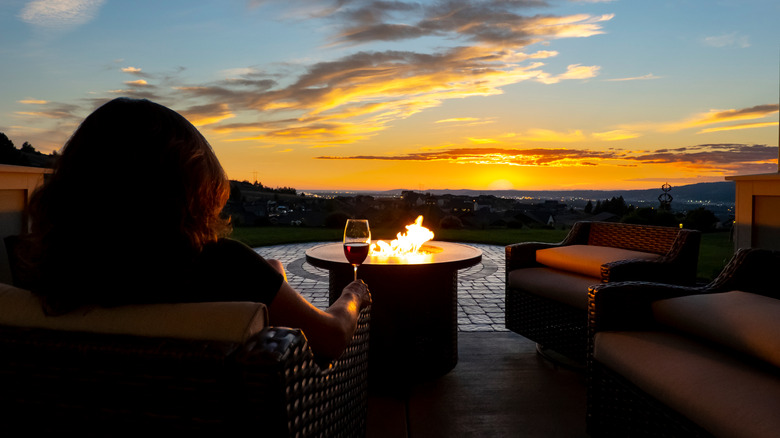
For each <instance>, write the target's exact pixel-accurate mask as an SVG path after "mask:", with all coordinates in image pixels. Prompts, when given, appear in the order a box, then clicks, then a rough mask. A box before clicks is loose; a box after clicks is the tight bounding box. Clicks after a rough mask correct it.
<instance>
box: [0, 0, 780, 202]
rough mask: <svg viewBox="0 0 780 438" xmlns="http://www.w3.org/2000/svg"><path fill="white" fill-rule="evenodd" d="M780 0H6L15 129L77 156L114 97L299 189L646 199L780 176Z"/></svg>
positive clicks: (239, 164)
mask: <svg viewBox="0 0 780 438" xmlns="http://www.w3.org/2000/svg"><path fill="white" fill-rule="evenodd" d="M779 16H780V4H778V2H775V1H767V0H744V1H736V2H715V3H713V2H710V1H707V0H694V1H691V2H677V1H660V2H638V1H630V0H559V1H556V0H553V1H549V2H540V1H536V0H520V1H513V2H507V1H500V0H477V1H466V0H454V1H440V0H431V1H422V2H418V1H406V0H402V1H397V2H376V1H368V0H351V1H336V0H305V1H300V2H285V1H277V0H265V1H257V0H236V1H231V2H202V1H192V2H185V3H176V4H173V3H169V2H156V1H151V0H139V1H137V2H122V1H119V0H61V1H58V2H46V1H41V0H34V1H22V0H20V1H14V2H5V3H3V4H2V5H0V37H2V41H3V49H2V50H0V63H2V65H3V66H4V67H3V69H2V71H0V79H1V80H2V82H3V84H4V85H3V87H0V97H1V98H0V132H3V133H5V134H6V135H7V136H8V137H9V138H10V139H11V140H12V141H14V143H15V144H16V146H17V147H19V146H21V144H22V143H23V142H29V143H31V144H32V145H33V146H34V147H35V148H36V149H38V150H39V151H42V152H46V153H48V152H51V151H54V150H58V149H59V148H61V147H62V145H63V144H64V143H65V141H66V140H67V139H68V137H69V136H70V135H71V134H72V132H73V130H74V129H75V128H76V127H77V126H78V124H79V123H80V121H81V120H83V118H84V117H85V116H86V115H88V114H89V113H90V112H91V111H92V110H94V109H95V108H96V107H97V106H99V105H100V104H102V103H104V102H106V101H107V100H110V99H112V98H115V97H118V96H130V97H138V98H148V99H150V100H153V101H156V102H159V103H161V104H163V105H166V106H169V107H171V108H173V109H175V110H177V111H179V112H180V113H181V114H183V115H184V116H185V117H187V118H188V119H189V120H190V121H191V122H192V123H193V124H194V125H195V126H197V127H198V129H199V130H201V132H202V133H203V134H204V136H205V137H206V138H207V139H208V140H209V142H210V143H211V145H212V146H213V148H214V150H215V152H216V153H217V156H218V157H219V159H220V161H221V162H222V164H223V166H224V167H225V170H226V171H227V172H228V176H229V177H230V178H231V179H236V180H253V179H254V178H257V180H258V181H259V182H261V183H262V184H264V185H266V186H270V187H282V186H283V187H294V188H296V189H298V190H299V191H305V190H389V189H412V190H425V189H475V190H508V189H516V190H523V189H528V190H544V189H575V188H579V189H634V188H650V187H660V185H661V184H663V183H667V182H668V183H670V184H674V185H681V184H689V183H696V182H709V181H723V180H724V178H725V177H726V176H729V175H737V174H743V175H744V174H756V173H768V172H776V171H777V169H778V116H779V115H780V113H779V112H778V94H779V91H780V90H778V85H779V81H780V72H779V71H778V62H779V59H778V57H780V53H778V46H777V42H778V41H780V29H778V27H777V25H776V23H775V22H776V19H777V17H779Z"/></svg>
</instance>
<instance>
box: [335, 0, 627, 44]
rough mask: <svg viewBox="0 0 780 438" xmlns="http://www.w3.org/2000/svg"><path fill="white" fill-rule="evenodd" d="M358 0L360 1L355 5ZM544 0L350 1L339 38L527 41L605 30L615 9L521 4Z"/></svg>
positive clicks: (340, 11) (339, 14) (341, 15)
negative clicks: (576, 10)
mask: <svg viewBox="0 0 780 438" xmlns="http://www.w3.org/2000/svg"><path fill="white" fill-rule="evenodd" d="M355 3H356V5H355ZM544 6H547V3H546V2H544V1H536V0H525V1H505V0H483V1H467V0H450V1H435V2H431V3H430V4H423V3H417V2H402V1H396V2H354V3H351V2H349V3H348V2H345V4H344V5H343V6H341V7H338V8H337V9H336V12H334V13H333V14H332V18H333V19H335V20H337V22H338V23H339V24H340V25H341V26H342V30H341V32H340V33H339V34H338V35H337V36H336V37H335V41H334V42H335V43H366V42H374V41H400V40H409V39H417V38H421V37H446V38H459V39H463V40H466V41H471V42H477V43H481V44H489V45H499V46H526V45H528V44H532V43H537V42H540V41H543V40H546V39H553V38H570V37H587V36H592V35H597V34H600V33H603V30H602V27H601V24H600V23H602V22H604V21H608V20H610V19H612V17H613V16H612V15H601V16H591V15H587V14H578V15H570V16H565V17H558V16H552V15H537V16H524V15H521V14H520V13H519V11H520V10H522V9H523V8H527V7H544Z"/></svg>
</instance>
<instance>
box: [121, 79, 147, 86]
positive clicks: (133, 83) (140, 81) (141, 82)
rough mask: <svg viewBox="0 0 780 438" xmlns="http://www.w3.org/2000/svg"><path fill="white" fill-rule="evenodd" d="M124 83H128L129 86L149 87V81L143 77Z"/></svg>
mask: <svg viewBox="0 0 780 438" xmlns="http://www.w3.org/2000/svg"><path fill="white" fill-rule="evenodd" d="M125 85H130V86H131V87H150V86H151V85H150V84H149V82H147V81H146V80H145V79H138V80H135V81H125Z"/></svg>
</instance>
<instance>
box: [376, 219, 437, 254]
mask: <svg viewBox="0 0 780 438" xmlns="http://www.w3.org/2000/svg"><path fill="white" fill-rule="evenodd" d="M422 221H423V217H422V216H417V219H416V220H415V221H414V223H413V224H411V225H407V226H406V234H402V233H398V234H397V235H396V237H397V238H396V239H395V240H393V241H391V242H390V243H387V242H385V241H383V240H378V241H376V242H374V243H373V244H371V256H373V257H408V256H413V255H419V254H425V252H424V251H421V248H422V246H423V244H424V243H425V242H427V241H429V240H431V239H433V232H432V231H431V230H429V229H427V228H425V227H424V226H422Z"/></svg>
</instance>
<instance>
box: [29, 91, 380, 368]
mask: <svg viewBox="0 0 780 438" xmlns="http://www.w3.org/2000/svg"><path fill="white" fill-rule="evenodd" d="M229 192H230V186H229V181H228V179H227V176H226V174H225V172H224V170H223V169H222V166H221V165H220V163H219V161H218V160H217V157H216V155H215V154H214V151H213V150H212V148H211V146H210V145H209V143H208V142H207V141H206V139H205V138H204V137H203V136H202V135H201V133H200V132H199V131H198V130H197V129H196V128H195V127H194V126H193V125H192V124H191V123H189V122H188V121H187V120H186V119H185V118H184V117H182V116H181V115H180V114H178V113H176V112H175V111H173V110H171V109H169V108H166V107H164V106H162V105H159V104H156V103H153V102H150V101H148V100H142V99H140V100H139V99H129V98H118V99H114V100H112V101H110V102H108V103H106V104H104V105H103V106H101V107H100V108H98V109H97V110H95V111H94V112H93V113H92V114H90V115H89V116H88V117H87V118H86V119H85V120H84V121H83V122H82V123H81V125H80V126H79V127H78V129H77V130H76V131H75V132H74V134H73V136H72V137H71V138H70V139H69V140H68V141H67V143H66V144H65V147H64V148H63V150H62V154H61V156H60V158H59V160H58V162H57V164H56V165H55V169H54V172H53V174H52V175H51V177H50V178H49V179H48V180H47V181H46V182H45V183H44V185H43V186H42V187H41V188H40V189H39V190H38V191H36V192H35V193H34V195H33V196H32V198H31V200H30V209H29V215H30V216H29V217H30V223H31V230H30V233H29V234H27V235H26V236H24V237H23V239H22V240H21V242H20V244H19V246H20V247H19V250H20V251H19V258H20V260H19V264H20V276H21V278H20V281H19V282H20V285H21V286H23V287H26V288H29V289H30V290H31V291H32V292H34V293H35V294H37V295H38V296H40V297H41V298H42V299H43V302H44V308H45V311H46V312H47V313H48V314H52V315H56V314H62V313H67V312H71V311H74V310H75V309H77V308H79V307H81V306H86V305H100V306H119V305H124V304H140V303H171V302H207V301H255V302H262V303H265V304H267V305H268V312H269V317H270V322H271V324H273V325H282V326H289V327H298V328H301V329H302V330H303V331H304V333H305V334H306V336H307V338H308V340H309V343H310V345H311V347H312V350H313V351H314V352H315V354H317V355H319V356H324V357H328V358H336V357H338V356H339V355H340V354H341V352H343V350H344V349H345V348H346V346H347V344H348V343H349V340H350V339H351V338H352V334H353V333H354V331H355V328H356V326H357V319H358V313H359V311H360V309H361V308H362V307H364V306H365V305H367V304H368V303H370V300H371V297H370V294H369V292H368V288H367V287H366V285H365V284H363V283H362V282H360V281H357V282H353V283H351V284H349V285H348V286H347V287H346V288H345V289H344V290H343V292H342V294H341V297H340V298H339V299H338V300H337V301H336V302H335V303H333V305H331V306H330V307H329V308H328V309H327V310H325V311H321V310H319V309H317V308H316V307H314V306H313V305H312V304H311V303H309V302H308V301H306V299H304V298H303V297H302V296H301V295H300V294H299V293H298V292H296V291H295V290H294V289H293V288H292V287H291V286H290V285H289V284H288V283H287V282H286V276H285V274H284V269H283V267H282V265H281V263H279V262H278V261H274V260H265V259H264V258H262V257H261V256H260V255H258V254H257V253H256V252H255V251H254V250H252V249H251V248H249V247H247V246H245V245H243V244H242V243H239V242H237V241H234V240H230V239H228V238H226V237H225V236H227V235H228V234H229V232H230V226H229V222H228V220H226V219H224V218H223V217H221V215H220V214H221V211H222V208H223V206H224V205H225V203H226V201H227V198H228V196H229Z"/></svg>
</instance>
